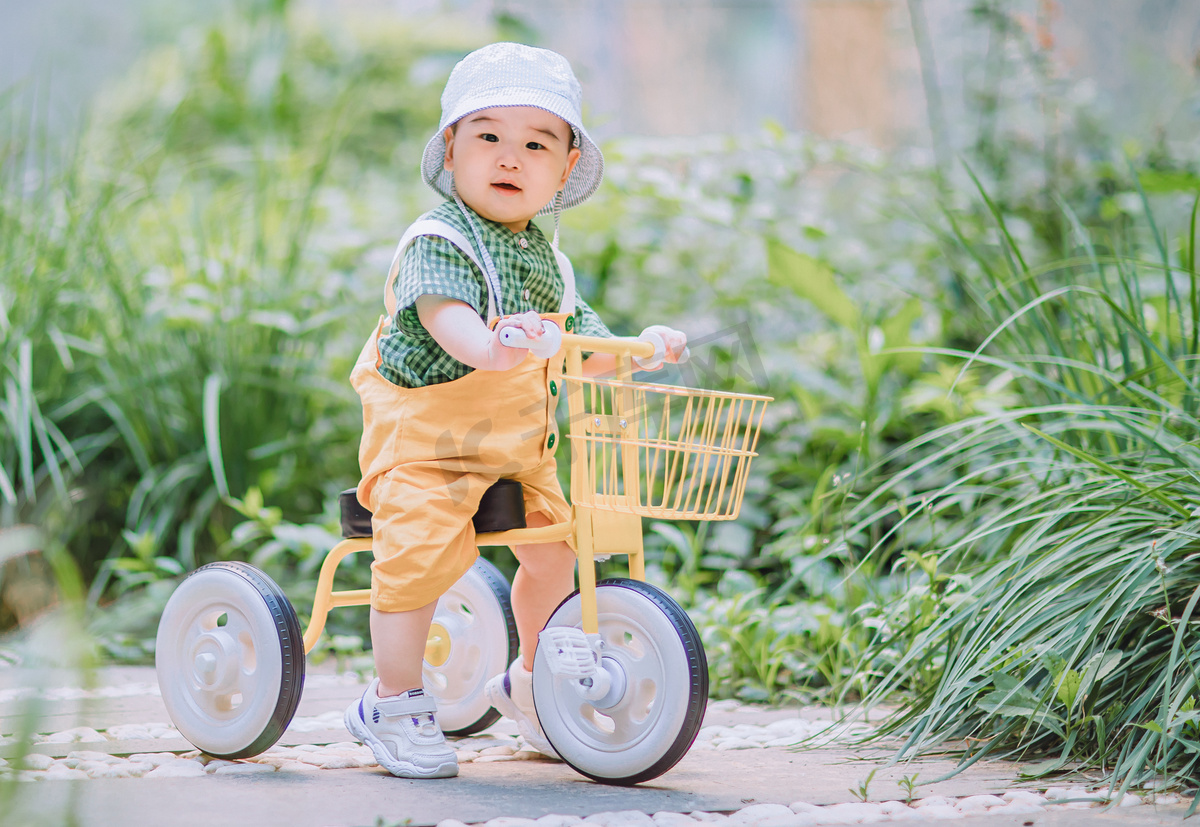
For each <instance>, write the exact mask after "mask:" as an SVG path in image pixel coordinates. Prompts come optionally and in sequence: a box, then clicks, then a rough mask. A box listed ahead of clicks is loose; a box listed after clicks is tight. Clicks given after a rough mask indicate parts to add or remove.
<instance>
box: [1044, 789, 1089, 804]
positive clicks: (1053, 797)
mask: <svg viewBox="0 0 1200 827" xmlns="http://www.w3.org/2000/svg"><path fill="white" fill-rule="evenodd" d="M1082 792H1083V789H1082V788H1081V787H1073V788H1067V787H1050V788H1049V789H1048V790H1046V800H1047V801H1065V800H1067V799H1068V798H1075V797H1076V796H1078V795H1080V794H1081V793H1082Z"/></svg>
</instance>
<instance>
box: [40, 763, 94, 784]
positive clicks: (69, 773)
mask: <svg viewBox="0 0 1200 827" xmlns="http://www.w3.org/2000/svg"><path fill="white" fill-rule="evenodd" d="M85 778H87V773H86V772H83V771H81V770H73V769H71V768H70V767H66V766H63V765H62V764H55V765H54V766H52V767H51V768H50V769H48V770H46V780H47V781H78V780H81V779H85Z"/></svg>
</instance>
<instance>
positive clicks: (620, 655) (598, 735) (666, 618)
mask: <svg viewBox="0 0 1200 827" xmlns="http://www.w3.org/2000/svg"><path fill="white" fill-rule="evenodd" d="M596 603H597V607H598V615H599V621H600V637H601V638H602V639H603V641H604V649H603V650H602V651H603V657H602V660H601V668H603V669H604V670H605V671H606V672H608V673H609V678H610V685H611V688H610V689H609V691H608V694H607V695H605V696H604V697H603V698H600V699H599V700H588V699H587V698H586V697H584V694H583V692H584V690H583V688H582V687H581V686H580V685H579V682H578V681H577V680H573V679H571V678H567V677H560V676H556V675H554V674H553V673H552V672H551V670H550V665H549V659H548V658H547V657H544V655H543V650H542V648H541V647H539V648H538V651H537V654H536V655H535V657H534V662H533V704H534V708H535V709H536V710H537V714H538V720H539V721H540V722H541V725H542V730H543V731H544V732H545V733H546V738H547V739H548V740H549V741H550V744H551V745H552V746H553V747H554V749H555V750H556V751H557V752H558V754H559V755H560V756H561V757H562V759H563V760H564V761H565V762H566V763H567V764H569V765H570V766H571V767H572V768H573V769H575V770H577V771H578V772H580V773H582V774H583V775H586V776H588V777H589V778H592V779H594V780H596V781H601V782H603V783H606V784H637V783H639V782H641V781H647V780H649V779H651V778H657V777H658V776H660V775H662V774H663V773H664V772H666V771H667V770H669V769H670V768H671V767H673V766H675V764H676V763H678V761H679V759H681V758H682V757H683V756H684V754H686V753H687V751H688V749H689V748H690V747H691V746H692V743H693V742H694V741H695V740H696V735H697V734H698V733H699V732H700V724H701V722H702V721H703V720H704V707H705V703H706V701H707V699H708V661H707V660H706V659H705V656H704V646H703V644H702V643H701V642H700V635H699V633H698V632H697V631H696V627H695V625H693V624H692V621H691V619H690V618H689V617H688V616H687V613H686V612H684V611H683V609H681V608H680V607H679V604H677V603H676V602H675V601H674V600H672V599H671V598H670V597H669V596H667V595H666V594H665V593H664V592H662V591H661V590H660V589H657V588H655V587H654V586H651V585H649V584H646V583H642V582H639V581H636V580H626V579H624V578H613V579H610V580H603V581H601V582H600V583H598V584H597V585H596ZM546 625H547V627H550V626H575V627H577V628H581V627H582V609H581V605H580V599H579V593H578V592H576V593H575V594H574V595H572V596H571V597H569V598H567V600H565V601H563V603H562V604H561V605H560V606H559V607H558V609H556V610H555V612H554V614H553V615H551V617H550V620H549V622H548V623H547V624H546Z"/></svg>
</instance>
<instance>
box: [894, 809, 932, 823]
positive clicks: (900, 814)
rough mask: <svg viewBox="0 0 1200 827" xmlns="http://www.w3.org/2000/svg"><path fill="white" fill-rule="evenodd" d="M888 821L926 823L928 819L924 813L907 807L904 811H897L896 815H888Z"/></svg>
mask: <svg viewBox="0 0 1200 827" xmlns="http://www.w3.org/2000/svg"><path fill="white" fill-rule="evenodd" d="M887 820H888V821H920V822H924V821H925V820H926V817H925V815H924V811H922V810H914V809H912V808H911V807H905V808H904V809H903V810H897V811H896V812H894V813H888V817H887Z"/></svg>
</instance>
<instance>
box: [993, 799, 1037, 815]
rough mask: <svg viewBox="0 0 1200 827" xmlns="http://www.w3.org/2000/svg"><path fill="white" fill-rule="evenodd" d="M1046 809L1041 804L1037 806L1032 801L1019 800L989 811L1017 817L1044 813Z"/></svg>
mask: <svg viewBox="0 0 1200 827" xmlns="http://www.w3.org/2000/svg"><path fill="white" fill-rule="evenodd" d="M1045 809H1046V808H1045V807H1043V806H1042V805H1041V804H1035V803H1034V802H1032V801H1024V800H1021V799H1017V800H1014V801H1010V802H1008V803H1007V804H1005V805H1004V806H1003V807H996V808H995V809H992V810H988V812H989V813H1001V814H1004V815H1014V816H1017V815H1028V814H1029V813H1040V812H1043V811H1044V810H1045Z"/></svg>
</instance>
